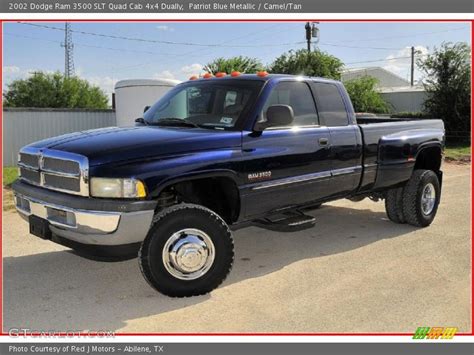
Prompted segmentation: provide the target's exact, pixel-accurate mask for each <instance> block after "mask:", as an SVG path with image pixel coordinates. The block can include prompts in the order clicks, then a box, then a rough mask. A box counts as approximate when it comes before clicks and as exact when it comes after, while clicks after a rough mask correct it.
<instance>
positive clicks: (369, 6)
mask: <svg viewBox="0 0 474 355" xmlns="http://www.w3.org/2000/svg"><path fill="white" fill-rule="evenodd" d="M101 12H105V13H183V14H184V13H474V0H449V1H447V0H397V1H394V0H294V1H285V0H245V1H232V0H178V1H173V0H168V1H155V0H1V1H0V13H101Z"/></svg>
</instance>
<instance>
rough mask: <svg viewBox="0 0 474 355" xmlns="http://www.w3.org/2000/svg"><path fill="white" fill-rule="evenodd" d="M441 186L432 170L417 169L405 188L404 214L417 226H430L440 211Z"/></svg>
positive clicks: (407, 220)
mask: <svg viewBox="0 0 474 355" xmlns="http://www.w3.org/2000/svg"><path fill="white" fill-rule="evenodd" d="M440 196H441V187H440V184H439V180H438V176H436V174H435V173H434V172H433V171H431V170H415V171H414V172H413V174H412V176H411V178H410V180H408V183H407V184H406V186H405V188H404V189H403V216H404V217H405V220H406V222H407V223H409V224H411V225H413V226H416V227H427V226H429V225H430V224H431V223H432V222H433V220H434V218H435V216H436V212H437V211H438V205H439V201H440Z"/></svg>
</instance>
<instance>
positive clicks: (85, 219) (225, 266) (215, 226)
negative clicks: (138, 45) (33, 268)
mask: <svg viewBox="0 0 474 355" xmlns="http://www.w3.org/2000/svg"><path fill="white" fill-rule="evenodd" d="M136 122H137V124H136V126H135V127H129V128H117V127H111V128H104V129H99V130H92V131H86V132H78V133H73V134H68V135H64V136H60V137H56V138H50V139H46V140H43V141H40V142H36V143H33V144H30V145H28V146H26V147H24V148H23V149H21V151H20V153H19V163H18V165H19V168H20V179H19V180H18V181H17V182H16V183H15V184H14V185H13V189H14V193H15V199H16V207H17V210H18V212H19V213H20V215H21V216H22V217H23V218H24V219H25V220H26V221H28V223H29V226H30V231H31V233H32V234H34V235H36V236H39V237H41V238H44V239H49V240H52V241H53V242H56V243H60V244H63V245H66V246H68V247H70V248H72V249H75V250H77V251H78V252H80V253H81V254H82V255H86V256H93V257H96V258H118V259H124V258H132V257H137V256H138V258H139V264H140V267H141V270H142V273H143V276H144V277H145V279H146V280H147V281H148V282H149V284H150V285H151V286H152V287H154V288H155V289H156V290H158V291H160V292H162V293H164V294H166V295H169V296H177V297H182V296H192V295H201V294H205V293H207V292H209V291H211V290H213V289H214V288H216V287H217V286H219V285H220V284H221V283H222V281H223V280H224V279H225V277H226V276H227V274H228V273H229V270H230V269H231V266H232V262H233V259H234V244H233V240H232V233H231V229H230V227H229V226H233V227H234V228H236V227H239V226H245V225H248V224H252V223H255V224H257V225H259V226H263V227H266V228H270V229H280V230H286V231H291V230H297V229H301V228H309V227H311V226H312V225H313V224H314V223H315V219H314V217H312V216H308V215H306V214H305V211H307V210H309V209H311V208H316V207H318V206H319V205H320V204H321V203H324V202H327V201H332V200H336V199H340V198H349V199H352V200H354V201H357V200H361V199H363V198H365V197H370V198H372V199H374V200H378V199H385V207H386V211H387V215H388V217H389V218H390V219H391V220H392V221H394V222H396V223H409V224H411V225H414V226H417V227H426V226H428V225H429V224H430V223H431V222H432V221H433V219H434V217H435V215H436V211H437V209H438V205H439V201H440V196H441V182H442V172H441V162H442V151H443V147H444V126H443V122H442V121H440V120H408V119H387V118H357V119H356V116H355V113H354V110H353V108H352V104H351V101H350V99H349V97H348V95H347V93H346V91H345V89H344V86H343V85H342V84H341V83H339V82H337V81H332V80H325V79H321V78H311V77H294V76H287V75H266V74H265V73H263V74H262V73H260V74H258V75H232V76H230V75H219V77H215V78H210V77H209V76H205V78H201V79H197V80H190V81H188V82H185V83H182V84H180V85H178V86H176V87H175V88H173V89H172V90H171V91H169V92H168V93H167V94H166V95H165V96H164V97H163V98H162V99H160V100H159V101H158V102H157V103H156V104H154V105H153V106H152V107H151V108H150V109H148V110H147V111H146V112H145V114H144V117H143V118H139V119H137V121H136ZM255 237H256V238H258V236H255Z"/></svg>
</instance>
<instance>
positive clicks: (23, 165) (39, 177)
mask: <svg viewBox="0 0 474 355" xmlns="http://www.w3.org/2000/svg"><path fill="white" fill-rule="evenodd" d="M18 166H19V168H20V169H19V170H20V178H21V179H22V180H24V181H26V182H29V183H31V184H33V185H38V186H42V187H44V188H47V189H51V190H57V191H62V192H67V193H71V194H76V195H82V196H89V184H88V171H89V170H88V169H89V167H88V160H87V158H86V157H84V156H82V155H79V154H74V153H68V152H63V151H59V150H53V149H39V148H32V147H24V148H23V149H22V150H21V151H20V154H19V156H18Z"/></svg>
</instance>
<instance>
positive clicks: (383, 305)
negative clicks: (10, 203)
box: [3, 164, 472, 332]
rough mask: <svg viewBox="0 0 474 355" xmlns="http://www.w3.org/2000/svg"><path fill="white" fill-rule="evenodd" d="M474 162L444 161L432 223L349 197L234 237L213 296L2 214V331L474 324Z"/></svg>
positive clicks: (381, 328) (465, 328) (384, 328)
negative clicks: (398, 217) (180, 295)
mask: <svg viewBox="0 0 474 355" xmlns="http://www.w3.org/2000/svg"><path fill="white" fill-rule="evenodd" d="M470 169H471V168H470V165H454V164H445V166H444V171H445V179H444V185H443V197H442V202H441V205H440V207H439V212H438V216H437V218H436V219H435V221H434V223H433V224H432V225H431V226H430V227H428V228H425V229H417V228H414V227H411V226H408V225H397V224H394V223H392V222H390V221H388V220H387V218H386V215H385V212H384V205H383V203H381V202H379V203H373V202H371V201H368V200H364V201H362V202H359V203H352V202H350V201H347V200H341V201H337V202H334V203H330V204H326V205H323V207H321V209H319V210H317V211H314V212H311V214H313V215H314V216H315V217H316V219H317V224H316V226H315V227H314V228H312V229H309V230H305V231H301V232H296V233H278V232H272V231H267V230H263V229H259V228H256V227H251V228H247V229H242V230H239V231H236V232H235V233H234V237H235V246H236V248H235V249H236V250H235V252H236V259H235V264H234V268H233V270H232V272H231V274H230V275H229V277H228V279H227V280H226V281H225V283H224V284H223V285H221V287H219V288H218V289H217V290H215V291H213V292H212V293H211V294H209V295H206V296H201V297H194V298H187V299H172V298H168V297H165V296H163V295H160V294H158V293H156V292H155V291H153V290H152V289H151V288H150V287H149V286H148V284H147V283H146V282H145V280H144V279H143V278H142V276H141V274H140V271H139V268H138V263H137V260H130V261H126V262H119V263H103V262H95V261H90V260H86V259H83V258H80V257H78V256H76V255H74V254H73V253H71V252H70V251H68V249H66V248H64V247H61V246H58V245H55V244H53V243H51V242H48V241H43V240H40V239H38V238H35V237H33V236H30V235H29V234H28V226H27V224H26V223H25V222H23V220H21V219H20V218H19V217H18V216H17V215H16V213H15V212H5V213H4V217H3V223H4V227H3V228H4V229H3V253H4V255H3V265H4V284H3V292H4V331H8V329H10V328H12V327H16V328H29V329H33V330H62V331H66V330H93V331H97V330H115V331H119V332H414V331H415V329H416V328H417V327H418V326H453V327H458V329H459V331H460V332H469V331H470V330H471V245H472V244H471V232H470V219H471V213H470V209H471V202H470V201H471V187H470V186H471V183H470V176H471V172H470Z"/></svg>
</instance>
